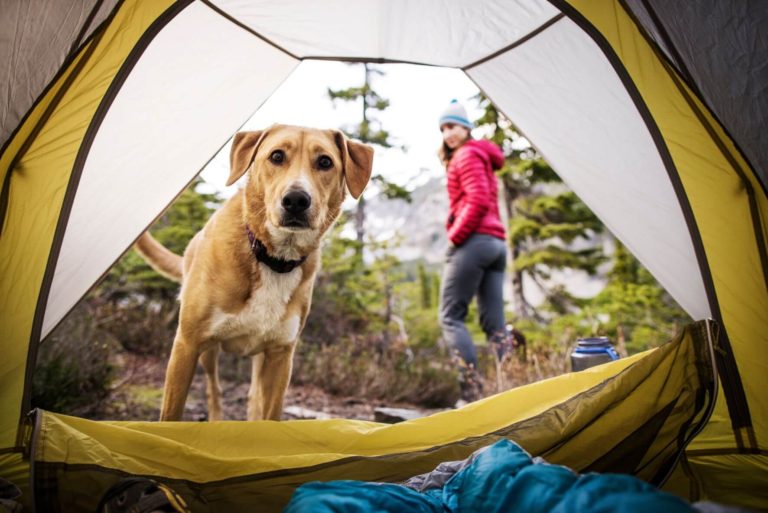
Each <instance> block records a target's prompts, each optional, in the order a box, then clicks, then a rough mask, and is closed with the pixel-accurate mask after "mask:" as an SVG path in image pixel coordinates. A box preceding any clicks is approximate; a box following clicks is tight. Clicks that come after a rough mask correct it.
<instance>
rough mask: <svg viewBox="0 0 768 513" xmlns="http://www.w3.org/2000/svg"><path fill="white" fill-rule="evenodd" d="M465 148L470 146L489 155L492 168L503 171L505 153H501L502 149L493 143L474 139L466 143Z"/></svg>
mask: <svg viewBox="0 0 768 513" xmlns="http://www.w3.org/2000/svg"><path fill="white" fill-rule="evenodd" d="M464 146H468V147H470V148H472V149H474V150H477V151H480V152H481V153H484V154H485V155H487V156H488V159H489V160H490V161H491V167H492V168H493V169H501V168H502V166H503V165H504V153H503V152H502V151H501V148H499V147H498V146H497V145H496V144H495V143H492V142H491V141H486V140H485V139H472V140H469V141H467V142H466V143H464Z"/></svg>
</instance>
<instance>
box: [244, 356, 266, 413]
mask: <svg viewBox="0 0 768 513" xmlns="http://www.w3.org/2000/svg"><path fill="white" fill-rule="evenodd" d="M263 365H264V353H259V354H256V355H254V356H252V357H251V386H250V388H249V389H248V420H261V419H263V418H264V409H263V404H264V402H263V400H262V397H261V387H259V380H260V379H261V368H262V366H263Z"/></svg>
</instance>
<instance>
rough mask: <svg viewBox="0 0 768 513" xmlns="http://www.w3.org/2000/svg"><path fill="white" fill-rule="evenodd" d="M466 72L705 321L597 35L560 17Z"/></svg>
mask: <svg viewBox="0 0 768 513" xmlns="http://www.w3.org/2000/svg"><path fill="white" fill-rule="evenodd" d="M468 74H469V76H470V77H471V78H472V79H473V80H475V82H476V83H477V84H478V86H479V87H480V88H481V89H482V90H483V91H484V92H485V93H486V94H487V95H488V96H489V97H490V98H491V99H492V100H493V102H494V103H495V104H496V105H497V106H498V107H499V108H500V109H501V110H502V111H503V112H504V113H505V114H506V115H507V116H508V117H509V118H510V119H511V120H513V122H514V123H515V124H516V125H517V126H518V127H519V128H520V129H521V131H523V132H524V133H525V135H526V136H527V137H528V138H529V140H531V141H533V142H534V143H535V145H536V147H537V148H538V149H539V150H540V151H541V153H542V154H543V155H544V156H545V157H546V159H547V161H548V162H549V163H550V164H551V165H552V167H553V168H554V169H555V170H556V171H557V173H558V174H559V175H560V176H561V177H562V178H563V180H564V181H565V182H566V183H567V184H568V185H569V186H570V187H571V189H573V191H574V192H576V194H578V196H579V197H580V198H581V199H582V200H583V201H584V202H585V203H587V204H588V205H589V207H590V208H591V209H592V211H593V212H595V214H596V215H597V216H598V217H599V218H600V219H601V220H602V221H603V222H604V223H605V224H606V225H607V226H608V228H609V229H610V230H611V231H612V232H613V233H614V234H615V235H616V236H617V237H618V238H619V239H620V240H621V241H622V242H623V243H624V244H625V245H626V246H627V247H628V248H629V250H630V251H632V253H633V254H635V255H636V256H637V257H638V258H639V259H640V261H641V262H642V263H643V264H644V265H645V266H646V267H647V268H648V269H649V270H650V271H651V273H652V274H653V275H654V276H655V277H656V279H658V280H659V282H661V284H662V285H663V286H664V287H665V288H666V289H667V291H669V293H670V294H672V296H673V297H674V298H675V299H676V300H677V301H678V303H680V305H681V306H682V307H683V308H684V309H685V310H686V311H687V312H688V313H689V314H690V315H691V316H692V317H693V318H694V319H702V318H706V317H710V309H709V303H708V301H707V295H706V292H705V289H704V283H703V280H702V277H701V273H700V271H699V267H698V265H697V259H696V255H695V253H694V248H693V245H692V242H691V235H690V232H689V230H688V227H687V224H686V222H685V219H684V217H683V213H682V210H681V207H680V205H679V203H678V200H677V196H676V195H675V191H674V189H673V187H672V183H671V181H670V179H669V176H668V174H667V171H666V169H665V168H664V165H663V163H662V161H661V157H660V156H659V153H658V150H657V148H656V146H655V144H654V142H653V140H652V138H651V135H650V133H649V132H648V128H647V126H646V124H645V122H644V121H643V119H642V118H641V116H640V114H639V113H638V110H637V108H636V106H635V105H634V103H633V101H632V99H631V98H630V96H629V94H628V93H627V91H626V89H625V87H624V86H623V84H622V83H621V80H620V79H619V78H618V76H617V75H616V72H615V71H614V69H613V67H612V66H611V64H610V63H609V62H608V60H607V59H606V57H605V56H604V55H603V53H602V51H601V50H600V49H599V48H597V47H596V44H595V43H594V41H592V39H590V38H589V37H588V36H587V35H586V34H585V33H584V32H583V31H582V30H581V29H580V28H578V27H577V26H576V25H575V24H574V23H573V22H571V21H570V20H568V19H562V20H560V21H558V22H557V23H556V24H554V25H552V26H551V27H549V28H548V29H546V30H545V31H543V32H541V33H540V34H539V35H537V36H536V37H534V38H532V39H531V40H529V41H528V42H526V43H525V44H524V45H521V46H519V47H517V48H515V49H513V50H511V51H509V52H507V53H505V54H503V55H501V56H499V57H497V58H495V59H493V60H490V61H488V62H486V63H484V64H482V65H480V66H478V67H476V68H472V69H471V70H469V72H468Z"/></svg>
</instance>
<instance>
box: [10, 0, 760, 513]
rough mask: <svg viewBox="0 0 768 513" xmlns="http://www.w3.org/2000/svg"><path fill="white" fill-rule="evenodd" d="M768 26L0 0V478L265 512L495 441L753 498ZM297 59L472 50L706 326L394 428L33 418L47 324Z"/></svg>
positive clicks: (715, 20) (476, 64)
mask: <svg viewBox="0 0 768 513" xmlns="http://www.w3.org/2000/svg"><path fill="white" fill-rule="evenodd" d="M765 26H768V9H766V8H765V5H764V4H762V3H761V2H759V1H758V0H732V1H722V0H721V1H716V0H700V1H698V2H666V1H663V0H600V1H595V0H549V1H546V0H513V1H510V0H507V1H502V0H478V1H473V2H462V1H460V0H455V1H454V0H450V1H447V2H446V1H441V0H424V1H419V2H407V1H405V0H366V1H359V0H358V1H355V0H328V1H326V2H311V1H308V0H285V1H281V2H268V1H263V0H252V1H242V0H240V1H238V0H195V1H193V0H178V1H171V0H151V1H150V0H83V1H81V2H60V1H50V0H36V1H34V2H27V1H22V0H10V1H5V2H3V4H2V16H0V38H1V39H0V41H2V45H0V56H2V58H1V59H0V66H2V68H3V69H2V71H3V72H2V81H1V85H0V87H2V89H1V90H0V92H1V93H2V94H0V98H1V99H0V123H1V126H0V143H1V144H2V153H1V154H0V183H2V190H1V192H0V219H1V220H2V228H1V230H2V231H0V266H2V270H1V271H0V333H1V334H2V341H1V342H0V343H1V344H2V355H3V356H2V358H1V359H0V405H2V416H1V417H0V475H2V476H3V477H5V478H7V479H10V480H12V481H14V482H16V483H18V484H21V485H22V486H24V488H25V497H26V499H25V500H26V501H27V504H28V505H29V506H30V507H31V506H32V504H31V502H32V491H31V490H32V489H34V498H35V500H36V502H37V504H36V506H37V509H39V510H40V511H58V510H66V511H80V510H84V511H85V510H90V511H92V510H93V508H94V506H95V503H96V501H97V500H98V497H97V492H98V491H99V490H102V489H104V488H106V487H107V486H108V485H109V484H111V483H113V482H114V481H115V480H117V479H119V477H120V476H122V475H125V474H140V475H149V476H154V477H157V478H159V479H163V480H165V481H167V482H169V483H171V484H172V485H174V486H175V487H176V488H178V489H179V490H180V491H181V492H182V493H184V494H185V498H187V499H189V500H190V502H191V503H192V504H193V506H194V507H195V509H196V510H200V511H208V510H210V511H215V510H226V511H239V510H243V511H245V510H246V509H247V510H249V511H250V510H251V509H252V507H253V504H258V505H259V507H261V508H263V509H265V510H268V509H275V510H277V509H279V508H280V506H281V505H283V504H285V502H286V501H287V498H288V496H290V493H291V492H292V490H293V489H294V488H295V486H297V485H298V484H300V483H302V482H306V481H308V480H313V479H321V480H326V479H334V478H339V477H354V478H360V479H371V480H382V481H396V480H399V479H404V478H406V477H409V476H411V475H414V474H417V473H420V472H424V471H427V470H430V469H431V468H432V467H434V465H435V464H436V463H437V462H439V461H443V460H448V459H460V458H462V457H465V456H466V455H467V454H469V453H470V452H471V451H472V450H474V449H475V448H477V447H478V446H480V445H483V444H488V443H490V442H492V441H495V440H497V439H498V438H502V437H509V438H512V439H514V440H515V441H517V442H518V443H520V444H521V445H523V447H525V448H526V450H528V451H529V452H531V453H532V454H534V455H543V456H545V457H546V458H547V459H549V460H550V461H552V462H555V463H563V464H566V465H569V466H571V467H573V468H574V469H576V470H579V471H584V470H605V471H622V472H629V473H633V474H635V475H638V476H640V477H642V478H644V479H647V480H649V481H651V482H654V483H657V484H662V483H663V484H664V486H665V487H667V488H668V489H670V490H673V491H675V492H676V493H680V494H682V495H684V496H688V497H690V498H711V499H714V500H719V501H722V502H727V503H733V504H741V505H744V506H751V507H761V508H766V507H768V492H766V491H765V487H764V484H765V482H766V480H768V394H765V393H764V388H763V385H760V384H759V383H760V382H761V379H762V378H761V376H763V377H764V376H765V375H766V373H767V372H768V352H767V351H766V347H768V251H767V250H766V238H768V231H767V230H768V228H767V226H768V201H767V199H766V184H767V183H768V142H767V141H766V137H765V130H764V124H765V121H766V120H767V119H768V51H766V50H767V49H768V39H767V38H766V35H765V33H766V32H765V29H764V27H765ZM304 59H333V60H345V61H361V62H363V61H364V62H377V63H387V62H406V63H421V64H426V65H434V66H449V67H455V68H459V69H461V70H463V71H464V72H465V73H466V74H467V75H468V76H469V77H470V78H471V79H472V80H473V81H474V82H475V83H476V84H477V85H478V87H479V88H480V89H481V90H482V91H484V93H485V94H486V95H487V96H488V97H489V98H490V99H491V100H492V101H493V102H494V103H495V104H496V105H497V107H498V108H499V109H500V110H501V111H502V112H504V113H505V114H506V115H507V116H508V117H509V118H510V119H512V120H514V122H515V124H516V125H517V126H518V127H519V128H520V129H521V130H522V132H524V133H525V135H526V137H527V138H528V139H529V140H530V141H532V142H533V144H534V145H535V146H536V147H537V148H538V149H539V150H540V151H541V153H542V154H543V155H544V156H545V157H546V158H547V160H548V161H549V162H550V163H551V165H552V166H553V168H554V169H556V171H557V172H558V174H560V176H561V177H562V178H563V179H564V180H565V181H566V182H567V183H568V185H569V186H570V187H571V188H572V189H573V190H574V191H575V192H576V193H577V194H578V195H579V196H580V197H581V198H582V199H583V200H584V201H585V202H586V203H587V204H588V205H589V206H590V208H592V209H593V211H594V212H595V213H596V214H597V215H598V216H599V217H600V218H601V219H602V220H603V222H604V223H605V224H606V225H607V226H608V227H609V228H610V229H611V231H612V232H613V233H614V234H616V235H617V236H618V238H619V239H621V240H622V242H623V243H624V244H625V245H626V246H627V247H628V248H629V249H630V250H631V251H632V252H633V253H634V254H635V255H636V256H637V257H638V258H639V259H640V260H641V261H642V262H643V263H644V264H645V266H646V267H648V269H649V270H650V271H651V272H652V273H653V274H654V276H655V277H656V278H657V279H658V280H659V281H660V282H661V283H662V284H663V285H664V287H665V288H666V289H667V290H668V291H669V292H670V293H671V294H672V295H673V296H674V297H675V299H676V300H677V301H678V302H679V303H680V305H682V306H683V307H684V308H685V310H687V312H688V313H689V314H690V315H691V316H692V317H693V318H694V319H701V320H702V321H701V322H698V323H696V324H694V325H692V326H689V327H688V328H686V330H685V331H684V332H683V333H681V334H680V336H679V337H677V338H676V339H675V340H673V341H671V342H670V343H668V344H666V345H664V346H661V347H660V348H657V349H656V350H652V351H650V352H648V353H644V354H641V355H637V356H635V357H632V358H629V359H624V360H620V361H617V362H614V363H612V364H607V365H605V366H601V367H598V368H596V369H591V370H588V371H585V372H581V373H575V374H571V375H566V376H561V377H559V378H555V379H553V380H549V381H545V382H542V383H536V384H534V385H530V386H526V387H522V388H519V389H516V390H512V391H510V392H507V393H505V394H501V395H499V396H495V397H492V398H488V399H485V400H483V401H480V402H478V403H475V404H472V405H469V406H468V407H466V408H463V409H460V410H456V411H451V412H445V413H442V414H438V415H434V416H432V417H427V418H425V419H419V420H416V421H409V422H406V423H403V424H398V425H394V426H383V425H379V424H373V423H366V422H356V421H348V420H332V421H304V422H299V421H296V422H283V423H273V422H257V423H245V422H242V423H231V422H229V423H228V422H222V423H210V424H191V423H158V422H122V423H121V422H92V421H87V420H84V419H78V418H72V417H67V416H64V415H57V414H54V413H50V412H41V411H38V412H35V414H34V415H32V416H28V415H27V414H28V411H29V407H30V404H29V391H30V386H31V377H32V373H33V371H34V365H35V359H36V350H37V347H38V344H39V342H40V341H41V340H42V339H43V338H44V337H45V336H46V335H47V334H48V333H49V332H50V331H51V330H52V329H53V328H54V327H55V326H56V324H57V323H58V322H59V321H60V320H61V319H62V317H63V316H64V315H65V314H66V313H67V312H68V311H69V310H70V309H71V308H72V307H73V305H74V304H75V303H76V302H77V301H78V300H79V299H80V298H82V297H83V296H84V294H85V293H86V292H87V291H88V289H89V288H90V287H91V286H92V284H93V283H95V282H96V281H97V280H98V279H99V278H100V277H101V276H102V275H103V273H105V271H106V270H107V269H108V268H109V266H110V265H111V264H112V263H113V262H114V261H115V260H116V259H117V258H118V257H119V256H120V255H121V254H122V252H124V251H125V250H126V248H128V247H129V246H130V245H131V243H132V242H133V241H134V240H135V238H136V237H137V236H138V234H139V233H140V232H141V231H142V230H143V229H144V228H145V227H146V226H148V225H149V223H150V222H151V221H152V220H153V219H154V217H155V216H156V215H157V214H158V213H159V212H161V211H162V210H163V209H164V208H165V207H166V205H167V204H168V203H169V202H170V201H171V200H172V199H173V198H174V197H175V196H176V195H177V194H178V193H179V191H180V190H182V189H183V188H184V186H185V185H186V184H187V183H188V182H189V181H190V180H191V179H192V178H193V177H194V176H195V175H196V173H197V172H198V171H199V170H200V169H201V168H202V167H203V166H204V165H205V163H206V162H207V161H208V159H209V158H210V157H211V156H212V155H213V154H214V153H215V152H216V151H217V150H218V149H219V148H220V147H221V146H222V145H224V144H225V143H226V141H227V140H228V139H229V138H230V137H231V136H232V134H233V133H234V132H235V131H236V130H237V129H238V127H240V126H242V124H243V123H244V122H245V121H246V120H247V119H248V117H249V116H250V115H251V114H252V112H254V111H255V110H256V109H258V107H259V106H260V105H261V103H262V102H264V100H265V99H266V98H267V97H268V96H269V95H270V94H271V93H272V92H273V91H274V90H275V89H276V88H277V87H278V86H279V85H280V83H281V81H282V80H283V79H284V78H285V77H286V76H288V74H290V73H291V71H292V70H293V69H294V68H295V67H296V66H297V64H298V63H299V62H301V61H302V60H304ZM146 184H151V187H147V186H146ZM150 191H151V193H150ZM706 319H712V321H706ZM761 485H763V486H761Z"/></svg>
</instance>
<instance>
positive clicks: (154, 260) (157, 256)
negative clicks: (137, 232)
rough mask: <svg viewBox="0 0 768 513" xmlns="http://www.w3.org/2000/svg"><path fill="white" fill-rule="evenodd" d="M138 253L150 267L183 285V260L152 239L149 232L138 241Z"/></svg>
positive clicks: (143, 234)
mask: <svg viewBox="0 0 768 513" xmlns="http://www.w3.org/2000/svg"><path fill="white" fill-rule="evenodd" d="M134 248H135V249H136V251H137V252H138V253H139V255H141V256H142V257H144V260H146V261H147V263H148V264H149V266H150V267H151V268H152V269H154V270H155V271H157V272H158V273H160V274H162V275H163V276H165V277H166V278H168V279H169V280H173V281H176V282H179V283H181V277H182V269H183V266H182V258H181V257H180V256H179V255H177V254H176V253H174V252H172V251H171V250H169V249H168V248H166V247H165V246H163V245H162V244H160V243H159V242H157V240H156V239H155V238H154V237H152V235H150V234H149V232H144V233H142V234H141V237H139V240H137V241H136V246H134Z"/></svg>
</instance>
